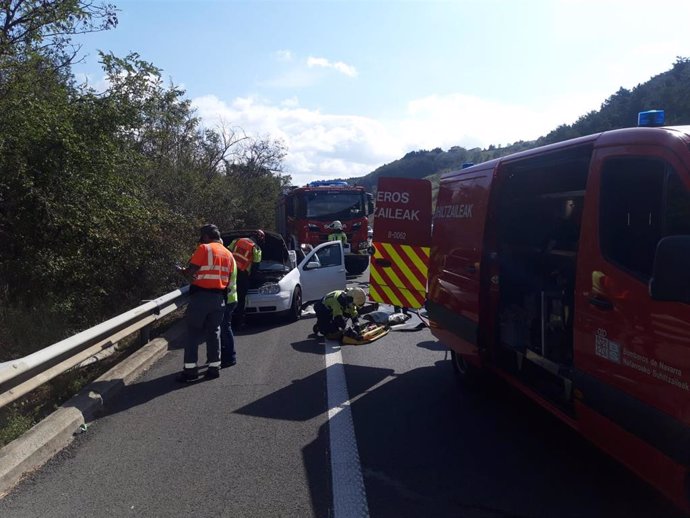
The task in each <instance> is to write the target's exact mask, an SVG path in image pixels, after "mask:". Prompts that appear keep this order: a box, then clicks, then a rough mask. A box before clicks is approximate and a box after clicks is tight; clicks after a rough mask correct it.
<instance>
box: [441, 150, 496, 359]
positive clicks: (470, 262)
mask: <svg viewBox="0 0 690 518" xmlns="http://www.w3.org/2000/svg"><path fill="white" fill-rule="evenodd" d="M495 164H496V162H488V163H486V164H482V165H479V166H476V167H472V168H468V169H465V170H462V171H459V172H455V173H450V174H449V175H447V176H445V177H444V178H443V179H442V180H441V185H440V187H439V192H438V201H437V204H436V211H435V212H434V219H433V224H434V231H433V236H432V253H431V256H432V262H431V264H430V271H429V308H428V309H429V317H430V319H431V321H432V326H433V327H439V326H440V328H441V329H445V330H448V331H450V332H451V335H452V336H448V335H446V334H444V336H443V337H441V336H439V337H440V338H441V339H442V340H444V341H445V342H446V344H447V345H448V346H450V347H452V348H453V349H455V350H457V351H458V352H460V353H464V354H473V353H474V352H476V346H477V342H478V326H479V313H480V311H479V306H480V298H481V295H480V274H481V270H482V268H485V267H486V266H485V265H483V264H482V253H483V245H484V229H485V225H486V219H487V209H488V204H489V194H490V190H491V184H492V181H493V177H494V168H495Z"/></svg>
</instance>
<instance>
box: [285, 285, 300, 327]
mask: <svg viewBox="0 0 690 518" xmlns="http://www.w3.org/2000/svg"><path fill="white" fill-rule="evenodd" d="M301 316H302V289H301V288H300V287H299V286H296V287H295V292H294V293H293V294H292V304H291V305H290V311H289V313H288V318H289V319H290V322H297V321H298V320H299V318H300V317H301Z"/></svg>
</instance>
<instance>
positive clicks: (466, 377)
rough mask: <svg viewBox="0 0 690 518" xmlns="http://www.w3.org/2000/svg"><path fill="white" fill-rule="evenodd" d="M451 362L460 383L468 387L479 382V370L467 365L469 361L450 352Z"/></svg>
mask: <svg viewBox="0 0 690 518" xmlns="http://www.w3.org/2000/svg"><path fill="white" fill-rule="evenodd" d="M450 360H451V361H452V362H453V370H454V371H455V374H456V376H457V379H458V381H459V382H460V383H461V384H463V385H466V386H474V385H476V384H477V382H478V381H479V370H478V369H477V368H476V367H474V366H473V365H470V364H469V363H467V360H465V358H464V357H463V356H462V355H461V354H458V353H456V352H455V351H450Z"/></svg>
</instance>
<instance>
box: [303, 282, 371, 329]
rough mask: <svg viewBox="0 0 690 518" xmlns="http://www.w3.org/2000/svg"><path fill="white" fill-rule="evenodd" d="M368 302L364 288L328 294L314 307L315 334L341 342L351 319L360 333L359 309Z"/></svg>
mask: <svg viewBox="0 0 690 518" xmlns="http://www.w3.org/2000/svg"><path fill="white" fill-rule="evenodd" d="M366 300H367V296H366V293H364V290H363V289H362V288H348V289H347V290H345V291H343V290H336V291H332V292H330V293H328V294H327V295H326V296H325V297H324V298H323V299H321V301H320V302H317V303H316V304H315V305H314V311H315V312H316V324H315V325H314V329H313V331H314V334H318V333H321V334H322V335H324V336H325V337H326V338H329V339H331V340H340V339H341V338H342V336H343V332H344V330H345V327H346V325H347V319H348V318H349V319H351V320H352V323H353V324H354V327H355V331H356V332H357V333H359V332H360V330H359V324H358V319H357V308H358V307H362V306H363V305H364V303H365V302H366Z"/></svg>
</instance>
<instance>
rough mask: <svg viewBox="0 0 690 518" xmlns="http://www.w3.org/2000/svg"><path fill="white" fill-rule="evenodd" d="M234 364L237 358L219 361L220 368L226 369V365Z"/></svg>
mask: <svg viewBox="0 0 690 518" xmlns="http://www.w3.org/2000/svg"><path fill="white" fill-rule="evenodd" d="M236 364H237V360H235V359H233V360H228V361H225V360H222V361H221V362H220V368H221V369H227V368H228V367H232V366H233V365H236Z"/></svg>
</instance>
